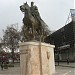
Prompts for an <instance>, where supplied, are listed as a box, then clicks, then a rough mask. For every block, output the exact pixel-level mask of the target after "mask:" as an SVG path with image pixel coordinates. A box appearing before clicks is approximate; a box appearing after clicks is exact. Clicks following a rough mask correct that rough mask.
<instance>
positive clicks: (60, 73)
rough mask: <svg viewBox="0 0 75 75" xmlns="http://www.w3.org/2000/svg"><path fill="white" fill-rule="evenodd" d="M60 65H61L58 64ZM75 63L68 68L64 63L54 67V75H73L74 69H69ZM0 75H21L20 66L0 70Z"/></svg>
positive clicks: (74, 74) (74, 73)
mask: <svg viewBox="0 0 75 75" xmlns="http://www.w3.org/2000/svg"><path fill="white" fill-rule="evenodd" d="M60 64H61V63H60ZM73 64H75V63H70V64H69V66H66V65H67V64H66V63H62V65H64V66H61V65H60V66H56V73H55V74H54V75H75V68H74V67H70V66H72V65H73ZM0 75H21V74H20V66H19V65H18V66H15V67H9V68H8V69H4V70H3V71H2V70H1V68H0Z"/></svg>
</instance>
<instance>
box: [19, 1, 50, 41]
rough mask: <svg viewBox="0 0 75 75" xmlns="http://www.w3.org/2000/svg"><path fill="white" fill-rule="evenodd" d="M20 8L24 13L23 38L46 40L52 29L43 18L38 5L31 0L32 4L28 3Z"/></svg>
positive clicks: (26, 39)
mask: <svg viewBox="0 0 75 75" xmlns="http://www.w3.org/2000/svg"><path fill="white" fill-rule="evenodd" d="M20 10H21V11H22V12H23V14H24V18H23V24H24V25H23V27H22V36H23V37H22V40H23V41H30V40H37V41H40V40H41V41H44V39H45V38H46V37H47V36H48V35H49V34H50V30H49V29H48V26H47V25H46V23H45V22H44V21H43V20H42V19H41V17H40V14H39V12H38V8H37V6H35V5H34V2H31V6H29V5H28V4H27V2H26V3H24V4H23V5H21V6H20Z"/></svg>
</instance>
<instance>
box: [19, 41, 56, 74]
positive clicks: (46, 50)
mask: <svg viewBox="0 0 75 75" xmlns="http://www.w3.org/2000/svg"><path fill="white" fill-rule="evenodd" d="M20 67H21V75H52V74H53V73H55V63H54V45H50V44H46V43H40V42H23V43H21V44H20Z"/></svg>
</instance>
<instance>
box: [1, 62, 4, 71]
mask: <svg viewBox="0 0 75 75" xmlns="http://www.w3.org/2000/svg"><path fill="white" fill-rule="evenodd" d="M3 64H4V63H3V62H1V70H3V67H4V65H3Z"/></svg>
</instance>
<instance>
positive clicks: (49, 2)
mask: <svg viewBox="0 0 75 75" xmlns="http://www.w3.org/2000/svg"><path fill="white" fill-rule="evenodd" d="M26 1H27V2H28V4H29V5H30V3H31V1H34V3H35V5H36V6H37V7H38V10H39V13H40V15H41V18H42V19H43V20H44V22H45V23H46V24H47V25H48V26H49V28H50V30H53V31H54V30H58V29H59V28H61V27H63V26H64V25H65V22H66V20H67V17H68V15H69V12H70V9H73V8H74V7H75V6H74V3H75V2H74V0H0V37H2V36H3V31H2V30H3V29H6V27H7V26H10V25H11V24H17V23H18V26H19V27H20V28H21V26H22V25H23V24H22V19H23V17H24V15H23V13H22V12H21V11H20V8H19V6H20V5H22V4H23V3H25V2H26Z"/></svg>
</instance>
